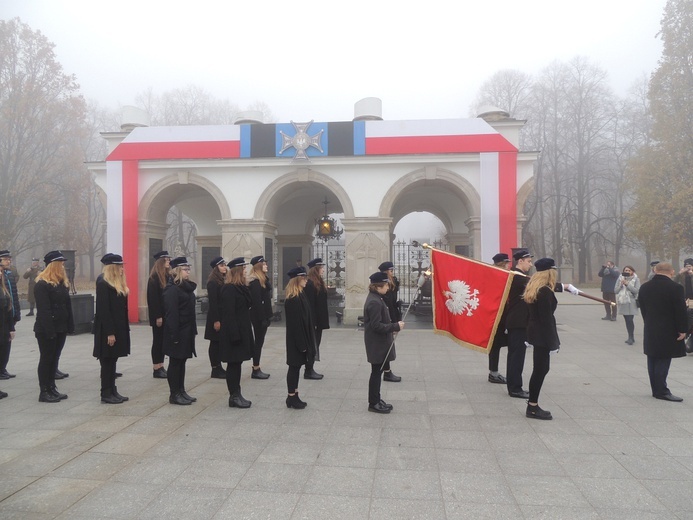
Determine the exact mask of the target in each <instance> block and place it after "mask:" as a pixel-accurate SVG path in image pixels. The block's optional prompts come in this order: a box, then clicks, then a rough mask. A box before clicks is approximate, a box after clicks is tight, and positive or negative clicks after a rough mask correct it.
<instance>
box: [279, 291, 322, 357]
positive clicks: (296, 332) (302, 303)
mask: <svg viewBox="0 0 693 520" xmlns="http://www.w3.org/2000/svg"><path fill="white" fill-rule="evenodd" d="M284 314H285V315H286V364H287V365H289V366H293V367H297V366H301V365H305V364H306V363H311V362H313V361H314V359H315V326H314V325H313V314H312V311H311V309H310V302H309V301H308V298H306V295H305V292H304V291H301V292H300V293H299V294H298V296H294V297H293V298H287V299H286V301H285V302H284Z"/></svg>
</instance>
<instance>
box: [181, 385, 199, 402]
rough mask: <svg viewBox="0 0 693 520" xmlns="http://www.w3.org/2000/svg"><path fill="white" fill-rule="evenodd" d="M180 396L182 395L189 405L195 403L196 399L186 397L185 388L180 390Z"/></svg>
mask: <svg viewBox="0 0 693 520" xmlns="http://www.w3.org/2000/svg"><path fill="white" fill-rule="evenodd" d="M180 395H182V396H183V398H184V399H187V400H188V401H190V402H191V403H194V402H195V401H197V397H192V396H190V395H188V392H186V391H185V388H181V389H180Z"/></svg>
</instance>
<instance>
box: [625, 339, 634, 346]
mask: <svg viewBox="0 0 693 520" xmlns="http://www.w3.org/2000/svg"><path fill="white" fill-rule="evenodd" d="M633 343H635V340H634V339H633V338H628V339H627V340H626V344H627V345H632V344H633Z"/></svg>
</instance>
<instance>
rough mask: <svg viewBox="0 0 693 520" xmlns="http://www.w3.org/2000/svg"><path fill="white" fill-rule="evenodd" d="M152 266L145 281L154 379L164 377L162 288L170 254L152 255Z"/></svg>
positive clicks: (166, 279) (166, 281)
mask: <svg viewBox="0 0 693 520" xmlns="http://www.w3.org/2000/svg"><path fill="white" fill-rule="evenodd" d="M154 260H155V261H154V266H153V267H152V271H151V273H149V280H148V281H147V311H148V314H149V325H150V326H151V327H152V369H153V377H154V379H166V369H165V368H164V289H166V285H167V284H168V279H169V277H170V272H169V271H170V268H171V256H170V255H169V254H168V251H159V252H158V253H156V254H155V255H154Z"/></svg>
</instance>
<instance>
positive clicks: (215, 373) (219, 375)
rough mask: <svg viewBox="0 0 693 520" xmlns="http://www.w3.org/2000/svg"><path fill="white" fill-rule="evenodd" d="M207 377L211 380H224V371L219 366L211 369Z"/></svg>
mask: <svg viewBox="0 0 693 520" xmlns="http://www.w3.org/2000/svg"><path fill="white" fill-rule="evenodd" d="M209 377H211V378H212V379H226V370H224V367H222V366H221V365H219V366H218V367H212V374H211V375H210V376H209Z"/></svg>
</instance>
